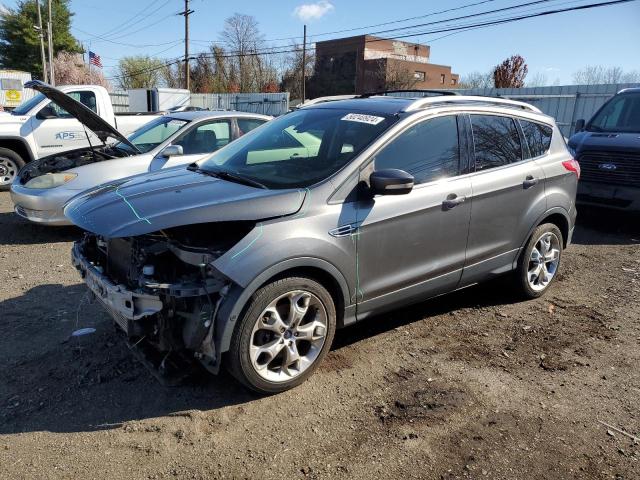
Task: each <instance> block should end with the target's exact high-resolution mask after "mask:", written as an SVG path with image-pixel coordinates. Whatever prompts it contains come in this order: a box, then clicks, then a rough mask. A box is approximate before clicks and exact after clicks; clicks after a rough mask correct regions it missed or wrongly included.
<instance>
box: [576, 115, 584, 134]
mask: <svg viewBox="0 0 640 480" xmlns="http://www.w3.org/2000/svg"><path fill="white" fill-rule="evenodd" d="M584 125H585V121H584V118H581V119H579V120H576V133H578V132H581V131H582V130H584Z"/></svg>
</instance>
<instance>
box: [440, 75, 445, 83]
mask: <svg viewBox="0 0 640 480" xmlns="http://www.w3.org/2000/svg"><path fill="white" fill-rule="evenodd" d="M440 83H441V84H443V85H444V73H441V74H440Z"/></svg>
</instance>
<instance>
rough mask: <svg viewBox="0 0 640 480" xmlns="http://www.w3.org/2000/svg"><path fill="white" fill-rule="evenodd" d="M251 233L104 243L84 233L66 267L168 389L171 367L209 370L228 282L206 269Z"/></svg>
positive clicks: (222, 231)
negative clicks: (72, 267)
mask: <svg viewBox="0 0 640 480" xmlns="http://www.w3.org/2000/svg"><path fill="white" fill-rule="evenodd" d="M254 226H255V222H219V223H214V224H199V225H189V226H184V227H175V228H171V229H167V230H163V231H159V232H154V233H150V234H146V235H141V236H137V237H125V238H111V239H107V238H103V237H100V236H98V235H95V234H91V233H86V234H85V235H84V237H83V239H82V240H80V241H78V242H76V243H75V245H74V249H73V253H72V257H73V263H74V265H75V266H76V268H77V269H78V270H79V271H80V273H81V275H82V277H83V278H84V280H85V282H86V283H87V285H88V286H89V288H90V289H91V291H92V292H93V294H94V295H95V296H96V298H97V299H98V300H100V302H101V303H102V304H103V306H104V307H105V309H106V310H107V311H108V312H109V313H110V314H111V316H112V317H113V319H114V321H115V323H116V325H117V326H118V327H119V329H120V330H122V331H123V332H124V333H125V335H126V336H127V340H128V342H129V344H130V345H131V346H136V347H140V348H138V351H137V352H136V353H138V354H140V353H142V354H143V356H144V358H143V359H142V360H143V361H144V363H145V364H146V365H147V366H148V367H151V370H152V372H153V373H156V374H158V373H159V374H160V375H156V376H157V377H158V378H159V379H160V380H161V381H163V382H164V383H170V382H168V381H167V379H168V378H169V377H170V376H171V370H172V369H171V362H177V361H178V359H180V361H182V363H184V362H185V361H192V360H193V359H197V360H199V361H200V363H202V364H203V365H204V366H205V367H206V368H210V367H211V366H214V369H213V370H215V367H216V351H215V343H214V335H215V321H216V314H217V312H218V309H219V306H220V303H221V302H222V300H223V299H224V296H225V293H226V292H227V291H228V288H229V286H230V285H231V284H232V282H231V280H229V279H227V278H226V277H225V276H224V275H222V274H221V273H220V272H218V271H217V270H216V269H215V268H214V267H213V266H212V265H211V263H212V262H213V261H215V259H217V258H218V257H220V256H221V255H223V254H224V253H225V252H226V251H227V250H228V249H229V248H231V247H232V246H233V245H235V244H236V243H237V242H238V241H239V240H240V239H241V238H243V237H244V236H245V235H246V234H247V233H249V232H250V231H251V230H252V229H253V228H254ZM139 356H140V355H139ZM154 370H155V371H154ZM173 370H174V371H176V372H178V371H183V370H184V365H181V366H180V367H178V365H177V364H174V368H173Z"/></svg>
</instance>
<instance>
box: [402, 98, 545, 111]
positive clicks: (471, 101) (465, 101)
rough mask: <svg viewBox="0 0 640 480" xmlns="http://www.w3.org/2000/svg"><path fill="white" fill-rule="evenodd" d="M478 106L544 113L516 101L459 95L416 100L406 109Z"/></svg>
mask: <svg viewBox="0 0 640 480" xmlns="http://www.w3.org/2000/svg"><path fill="white" fill-rule="evenodd" d="M461 104H462V105H476V106H496V107H504V108H516V109H519V110H525V111H529V112H535V113H542V111H541V110H540V109H539V108H537V107H534V106H533V105H530V104H528V103H525V102H518V101H516V100H507V99H506V98H494V97H480V96H463V95H457V96H456V97H454V98H447V99H444V98H440V97H435V98H434V97H426V98H420V99H418V100H415V101H414V102H413V103H411V105H409V106H408V107H407V108H405V109H404V111H405V112H412V111H415V110H418V109H421V108H427V107H433V106H441V105H461Z"/></svg>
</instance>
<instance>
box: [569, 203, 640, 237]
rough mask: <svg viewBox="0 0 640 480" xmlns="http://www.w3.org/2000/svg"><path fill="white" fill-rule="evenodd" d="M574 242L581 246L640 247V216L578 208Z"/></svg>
mask: <svg viewBox="0 0 640 480" xmlns="http://www.w3.org/2000/svg"><path fill="white" fill-rule="evenodd" d="M573 242H574V243H576V244H580V245H633V244H637V245H640V214H633V213H629V212H623V211H618V210H611V209H605V208H597V207H578V219H577V221H576V230H575V233H574V236H573Z"/></svg>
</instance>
